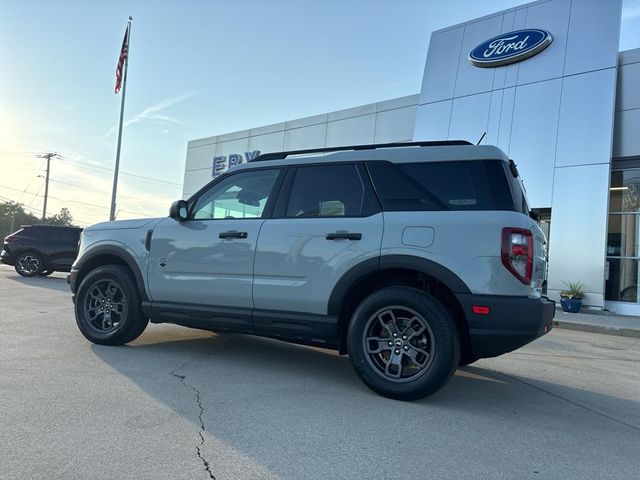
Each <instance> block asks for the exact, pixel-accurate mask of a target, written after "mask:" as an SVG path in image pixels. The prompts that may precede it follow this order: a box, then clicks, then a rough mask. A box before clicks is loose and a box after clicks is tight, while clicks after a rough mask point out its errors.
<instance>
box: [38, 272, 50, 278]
mask: <svg viewBox="0 0 640 480" xmlns="http://www.w3.org/2000/svg"><path fill="white" fill-rule="evenodd" d="M52 273H53V270H45V271H44V272H40V274H39V275H38V276H39V277H48V276H49V275H51V274H52Z"/></svg>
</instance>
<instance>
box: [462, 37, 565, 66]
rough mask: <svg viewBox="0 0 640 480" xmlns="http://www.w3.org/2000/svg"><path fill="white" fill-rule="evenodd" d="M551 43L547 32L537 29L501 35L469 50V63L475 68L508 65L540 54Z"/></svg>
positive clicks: (551, 38)
mask: <svg viewBox="0 0 640 480" xmlns="http://www.w3.org/2000/svg"><path fill="white" fill-rule="evenodd" d="M552 41H553V37H552V36H551V34H550V33H549V32H547V31H546V30H540V29H537V28H531V29H527V30H516V31H515V32H509V33H503V34H502V35H498V36H497V37H493V38H491V39H489V40H487V41H486V42H484V43H481V44H480V45H478V46H477V47H476V48H474V49H473V50H471V53H469V62H471V64H472V65H475V66H476V67H499V66H501V65H508V64H509V63H515V62H519V61H520V60H524V59H525V58H529V57H532V56H534V55H536V54H537V53H540V52H541V51H542V50H544V49H545V48H547V47H548V46H549V45H550V44H551V42H552Z"/></svg>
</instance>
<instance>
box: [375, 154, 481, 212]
mask: <svg viewBox="0 0 640 480" xmlns="http://www.w3.org/2000/svg"><path fill="white" fill-rule="evenodd" d="M367 167H368V168H369V172H370V173H371V178H372V180H373V183H374V185H375V187H376V191H377V193H378V196H379V198H380V201H381V202H382V205H383V207H384V209H385V210H389V211H402V210H405V211H406V210H410V211H412V210H492V209H493V204H492V202H491V195H490V194H489V189H488V186H487V180H486V177H485V174H484V169H483V166H482V162H478V161H471V162H466V161H459V162H457V161H456V162H428V163H405V164H393V163H390V162H369V163H367Z"/></svg>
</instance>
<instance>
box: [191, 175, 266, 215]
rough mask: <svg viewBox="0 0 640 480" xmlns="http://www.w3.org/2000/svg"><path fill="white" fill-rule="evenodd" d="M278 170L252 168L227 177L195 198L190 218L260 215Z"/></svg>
mask: <svg viewBox="0 0 640 480" xmlns="http://www.w3.org/2000/svg"><path fill="white" fill-rule="evenodd" d="M278 173H279V170H278V169H273V170H254V171H249V172H241V173H236V174H233V175H230V176H228V177H227V178H225V179H223V180H221V181H220V182H218V183H216V184H214V185H213V186H212V187H211V188H210V189H209V190H208V191H206V192H205V193H203V194H202V195H201V196H200V197H199V198H198V200H197V201H196V204H195V206H194V208H193V211H192V214H191V218H192V219H194V220H212V219H214V220H215V219H222V218H259V217H261V216H262V213H263V211H264V207H265V205H266V204H267V200H268V199H269V194H270V193H271V190H272V189H273V185H274V183H275V181H276V178H277V177H278Z"/></svg>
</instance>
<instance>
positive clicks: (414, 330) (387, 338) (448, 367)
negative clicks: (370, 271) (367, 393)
mask: <svg viewBox="0 0 640 480" xmlns="http://www.w3.org/2000/svg"><path fill="white" fill-rule="evenodd" d="M347 348H348V351H349V358H350V359H351V363H352V364H353V367H354V369H355V371H356V373H357V374H358V376H359V377H360V379H361V380H362V381H363V382H364V383H365V385H367V386H368V387H369V388H370V389H372V390H373V391H375V392H377V393H379V394H381V395H384V396H386V397H389V398H394V399H397V400H416V399H419V398H423V397H426V396H429V395H432V394H433V393H435V392H436V391H438V390H439V389H440V388H442V387H443V386H444V385H445V384H446V383H447V382H448V381H449V379H450V378H451V376H452V375H453V373H454V372H455V370H456V368H457V366H458V362H459V360H460V340H459V334H458V330H457V328H456V326H455V324H454V322H453V320H452V318H451V315H450V314H449V312H448V311H447V310H446V309H445V308H444V307H443V305H442V304H441V303H440V302H439V301H438V300H437V299H436V298H434V297H433V296H431V295H429V294H427V293H425V292H423V291H421V290H418V289H415V288H409V287H389V288H383V289H381V290H379V291H377V292H374V293H372V294H371V295H369V296H368V297H367V298H365V299H364V300H363V301H362V303H361V304H360V305H359V306H358V308H357V309H356V311H355V312H354V313H353V316H352V317H351V322H350V324H349V328H348V331H347Z"/></svg>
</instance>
